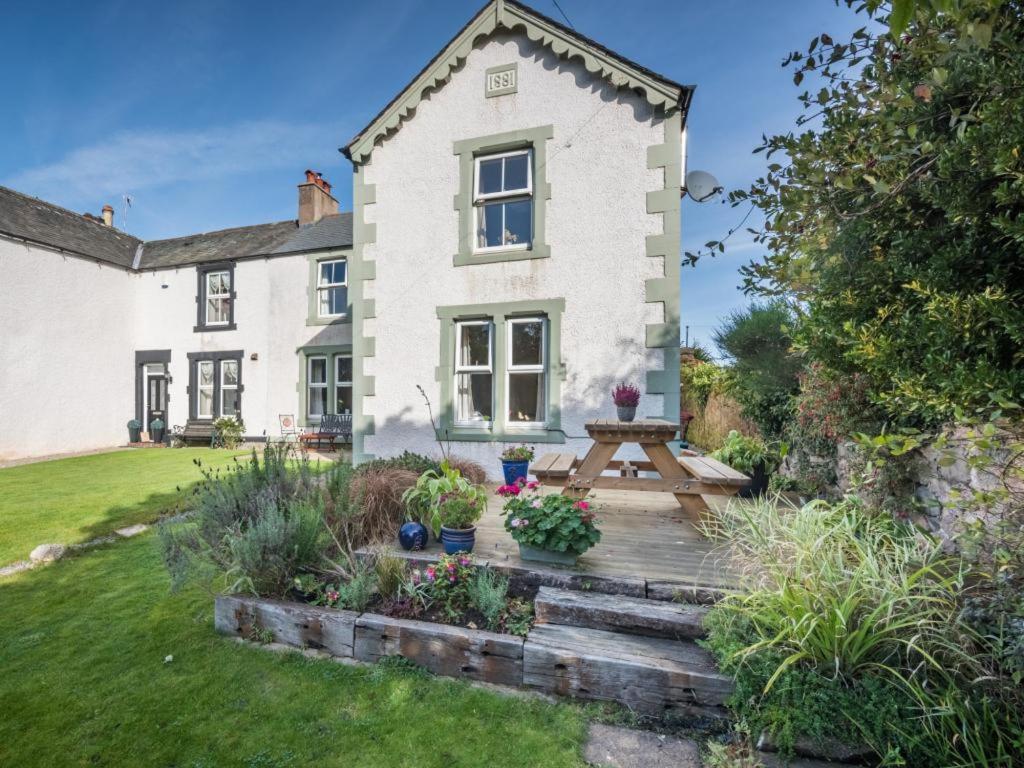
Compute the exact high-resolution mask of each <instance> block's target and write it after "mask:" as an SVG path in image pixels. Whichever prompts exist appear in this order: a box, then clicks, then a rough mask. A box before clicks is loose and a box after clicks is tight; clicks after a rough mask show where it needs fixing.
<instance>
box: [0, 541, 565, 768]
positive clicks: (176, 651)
mask: <svg viewBox="0 0 1024 768" xmlns="http://www.w3.org/2000/svg"><path fill="white" fill-rule="evenodd" d="M168 655H173V657H174V659H173V661H171V662H169V663H165V661H164V658H165V657H166V656H168ZM0 659H3V675H0V711H2V712H3V713H4V715H3V717H0V765H17V766H20V767H21V768H29V767H30V766H51V765H103V766H136V765H147V766H167V767H168V768H170V767H171V766H175V767H180V768H206V767H212V766H243V767H245V768H257V767H259V768H268V767H270V766H305V765H318V766H325V767H326V766H346V767H347V766H352V765H359V766H360V768H371V767H372V766H417V767H419V766H423V767H425V768H428V767H430V766H466V767H468V766H496V765H500V766H503V768H512V767H514V766H545V767H550V768H558V766H582V765H583V763H582V761H581V760H580V757H579V752H580V744H581V742H582V739H583V738H584V734H585V723H584V715H583V713H582V711H581V710H580V709H578V708H576V707H572V706H566V705H561V704H548V703H545V702H541V701H535V700H521V699H516V698H508V697H502V696H498V695H496V694H493V693H490V692H488V691H484V690H480V689H476V688H472V687H470V686H468V685H467V684H465V683H461V682H457V681H453V680H445V679H443V678H433V677H431V676H429V675H427V674H425V673H422V672H419V671H417V670H413V669H409V668H405V667H401V666H396V665H380V666H377V667H356V666H347V665H342V664H338V663H336V662H332V661H326V660H312V659H307V658H305V657H303V656H301V655H300V654H298V653H288V654H277V653H271V652H269V651H266V650H263V649H260V648H257V647H251V646H241V645H238V644H236V643H234V642H232V641H230V640H228V639H225V638H222V637H219V636H218V635H216V634H215V633H214V631H213V626H212V599H211V598H210V597H209V596H208V595H205V594H203V593H201V592H199V591H197V590H194V589H192V590H186V591H184V592H181V593H178V594H175V595H171V594H169V593H168V578H167V575H166V572H165V570H164V568H163V565H162V563H161V562H160V558H159V554H158V551H157V546H156V540H155V537H154V536H153V535H152V534H151V533H147V534H145V535H143V536H140V537H138V538H136V539H131V540H127V541H122V542H117V543H116V544H111V545H107V546H103V547H99V548H97V549H94V550H90V551H89V552H88V553H87V554H83V555H81V556H77V557H72V558H68V559H65V560H62V561H59V562H57V563H55V564H53V565H51V566H48V567H46V568H39V569H36V570H34V571H29V572H26V573H23V574H19V575H17V576H14V577H12V578H9V579H5V580H3V581H0Z"/></svg>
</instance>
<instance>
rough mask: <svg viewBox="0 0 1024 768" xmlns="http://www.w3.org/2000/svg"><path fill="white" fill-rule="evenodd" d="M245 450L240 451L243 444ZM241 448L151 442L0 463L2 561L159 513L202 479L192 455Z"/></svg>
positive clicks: (208, 458) (216, 462)
mask: <svg viewBox="0 0 1024 768" xmlns="http://www.w3.org/2000/svg"><path fill="white" fill-rule="evenodd" d="M242 453H243V454H244V452H242ZM238 455H242V454H240V452H239V451H225V450H210V449H209V448H175V449H161V448H151V449H146V450H132V451H114V452H111V453H100V454H95V455H92V456H76V457H74V458H70V459H56V460H54V461H42V462H39V463H36V464H23V465H21V466H18V467H8V468H6V469H0V565H5V564H6V563H10V562H13V561H15V560H24V559H26V558H27V557H28V554H29V552H31V551H32V549H33V548H34V547H36V546H37V545H39V544H48V543H56V544H75V543H78V542H81V541H86V540H88V539H92V538H95V537H96V536H103V535H105V534H108V533H110V532H111V531H113V530H115V529H117V528H123V527H125V526H127V525H134V524H135V523H145V522H149V521H151V520H153V519H154V518H156V517H159V515H160V514H161V512H163V511H165V510H167V509H169V508H171V507H173V506H174V504H175V502H177V501H178V500H179V499H180V498H181V494H180V493H179V492H178V491H177V490H176V488H178V487H181V488H186V487H187V486H189V485H191V484H192V483H195V482H196V481H198V480H200V479H201V477H202V475H201V474H200V471H199V468H198V467H196V465H195V464H194V463H193V460H194V459H200V460H201V461H202V462H203V464H204V465H205V466H208V467H211V468H213V467H221V466H225V465H227V464H228V463H230V462H231V460H232V458H233V457H235V456H238Z"/></svg>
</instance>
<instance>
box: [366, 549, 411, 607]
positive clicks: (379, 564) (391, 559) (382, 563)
mask: <svg viewBox="0 0 1024 768" xmlns="http://www.w3.org/2000/svg"><path fill="white" fill-rule="evenodd" d="M408 570H409V569H408V567H407V565H406V561H405V560H404V559H403V558H401V557H397V556H395V555H392V554H390V553H389V551H388V550H387V549H383V548H382V549H380V550H379V551H377V552H375V553H374V557H373V573H374V577H375V579H376V582H377V590H378V591H379V592H380V595H381V597H383V598H384V599H385V600H394V599H397V598H398V597H399V596H400V594H401V591H402V585H403V584H404V583H405V580H406V579H407V578H408V575H409V574H408Z"/></svg>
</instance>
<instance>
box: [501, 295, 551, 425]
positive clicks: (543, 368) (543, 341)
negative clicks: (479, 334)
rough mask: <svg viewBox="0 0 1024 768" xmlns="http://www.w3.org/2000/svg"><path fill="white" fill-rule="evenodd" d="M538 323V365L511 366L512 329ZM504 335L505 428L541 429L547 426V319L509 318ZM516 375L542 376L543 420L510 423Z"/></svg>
mask: <svg viewBox="0 0 1024 768" xmlns="http://www.w3.org/2000/svg"><path fill="white" fill-rule="evenodd" d="M525 323H540V364H539V365H513V364H512V328H513V326H514V325H517V324H525ZM505 333H506V347H507V350H506V359H505V402H504V403H502V407H503V408H504V411H503V412H502V413H503V417H504V419H505V427H506V428H507V429H509V430H517V429H541V428H544V427H546V426H547V425H548V418H549V416H548V383H549V382H548V376H550V375H551V372H550V371H549V370H548V319H547V318H546V317H544V316H543V315H538V316H535V317H510V318H508V319H507V320H506V321H505ZM516 373H539V374H541V375H542V376H543V381H542V382H541V384H542V386H541V388H540V396H541V407H540V409H541V413H543V414H544V418H543V420H541V421H512V419H511V418H510V417H509V409H510V407H511V405H512V380H511V379H512V375H513V374H516Z"/></svg>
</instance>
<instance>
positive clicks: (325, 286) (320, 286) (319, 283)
mask: <svg viewBox="0 0 1024 768" xmlns="http://www.w3.org/2000/svg"><path fill="white" fill-rule="evenodd" d="M339 262H341V263H343V264H344V265H345V281H344V282H342V283H325V282H323V275H324V272H323V269H322V267H323V266H324V265H325V264H337V263H339ZM332 288H345V289H348V259H322V260H320V261H318V262H317V263H316V314H317V317H345V316H346V315H348V312H337V313H334V314H331V313H329V312H328V313H325V312H322V311H321V307H322V306H323V302H321V300H320V297H321V296H322V292H323V291H329V290H331V289H332Z"/></svg>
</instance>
